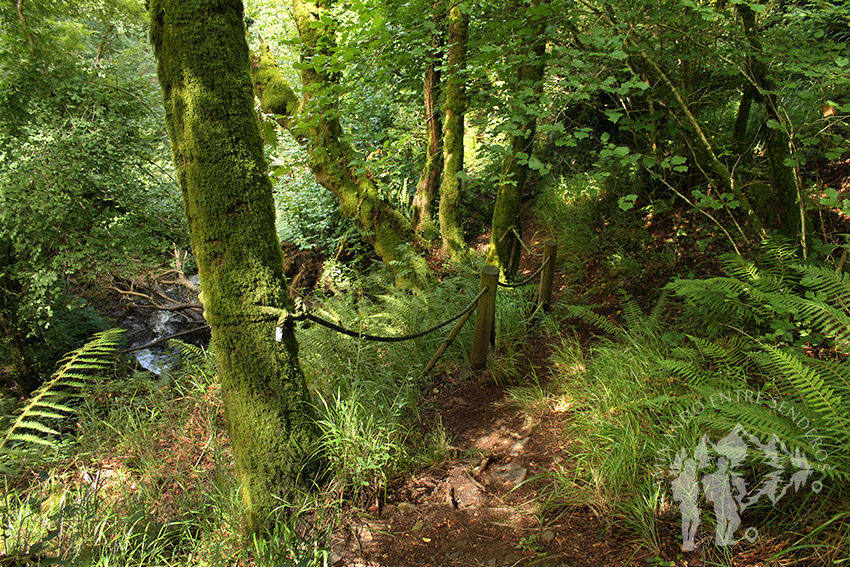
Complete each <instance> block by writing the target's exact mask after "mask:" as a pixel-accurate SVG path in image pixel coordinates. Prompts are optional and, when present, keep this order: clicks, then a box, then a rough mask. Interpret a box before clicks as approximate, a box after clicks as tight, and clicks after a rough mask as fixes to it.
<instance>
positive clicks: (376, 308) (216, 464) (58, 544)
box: [0, 273, 531, 566]
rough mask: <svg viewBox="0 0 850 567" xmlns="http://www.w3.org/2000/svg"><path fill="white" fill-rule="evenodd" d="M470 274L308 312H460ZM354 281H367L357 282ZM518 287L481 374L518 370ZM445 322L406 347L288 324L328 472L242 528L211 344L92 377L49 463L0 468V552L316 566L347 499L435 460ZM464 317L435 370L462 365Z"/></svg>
mask: <svg viewBox="0 0 850 567" xmlns="http://www.w3.org/2000/svg"><path fill="white" fill-rule="evenodd" d="M477 287H478V280H477V277H475V275H474V274H472V273H469V274H463V275H461V276H459V277H457V278H454V279H450V280H448V281H446V282H445V283H444V285H443V286H441V287H439V288H438V289H436V290H433V291H431V292H429V293H425V294H421V295H413V294H410V293H408V292H400V291H396V290H393V289H392V288H391V287H389V286H384V285H382V284H381V283H380V282H379V281H377V280H374V279H373V280H370V281H368V282H365V281H355V282H352V289H353V290H359V291H355V293H352V294H345V295H338V296H335V297H332V298H325V299H322V300H320V302H319V303H317V304H316V305H314V307H313V310H314V311H315V312H319V313H321V314H322V315H323V316H325V317H326V318H330V319H334V320H339V321H340V322H342V323H343V324H344V325H345V326H347V327H350V328H361V327H362V328H363V329H364V330H367V331H368V332H371V333H377V334H385V335H393V334H402V333H407V332H411V331H415V330H419V329H421V328H423V327H427V326H430V325H432V324H433V323H435V322H437V321H438V320H442V319H445V318H447V317H448V316H449V315H452V314H454V313H455V312H457V311H458V310H459V309H460V308H461V307H463V306H465V305H466V304H468V302H469V301H470V300H471V299H472V297H474V296H475V294H476V293H477ZM364 290H369V293H367V292H366V291H364ZM530 295H531V291H530V290H525V291H522V290H503V293H501V296H500V302H499V313H498V315H497V317H498V318H499V327H498V329H497V333H498V336H499V340H498V345H497V352H496V354H494V355H493V360H494V368H495V369H496V370H495V372H494V374H493V376H494V378H495V377H496V376H497V374H498V375H499V376H502V377H503V379H505V380H507V379H508V378H509V377H510V376H515V375H516V374H517V373H518V372H519V368H518V366H517V362H516V351H515V349H513V347H511V345H512V344H513V343H515V342H516V341H517V339H518V337H520V336H522V335H523V333H524V332H525V329H526V327H525V323H524V321H523V318H524V317H526V316H527V315H528V313H529V312H530V310H531V300H530ZM449 330H450V327H448V328H446V329H444V330H441V331H438V332H437V333H434V334H433V335H430V336H427V337H424V338H421V339H417V340H414V341H410V342H405V343H397V344H383V343H366V342H364V341H360V340H357V339H351V338H348V337H344V336H341V335H338V334H336V333H334V332H332V331H329V330H327V329H325V328H323V327H319V326H317V325H312V326H306V325H305V326H304V328H301V329H299V330H298V339H299V341H300V343H301V360H302V365H303V368H304V370H305V375H306V376H307V378H308V383H309V384H310V386H311V388H312V390H313V392H314V400H315V405H316V409H317V415H318V417H319V423H318V425H319V429H320V434H321V440H320V443H321V448H322V450H323V453H324V455H325V457H326V462H327V465H328V469H327V473H326V476H325V479H326V481H325V483H324V484H323V485H322V486H321V487H318V488H317V490H315V491H314V492H313V493H311V494H307V493H305V494H303V495H302V497H301V498H300V499H298V501H296V502H281V511H283V510H289V511H294V512H293V513H289V514H284V513H283V512H282V513H281V515H280V517H279V518H277V520H276V521H275V522H273V524H274V525H275V528H274V532H273V533H270V534H267V536H265V537H246V535H245V533H244V531H243V526H242V504H241V500H240V497H239V490H238V486H237V485H236V482H235V480H234V475H233V461H232V456H231V452H230V446H229V443H228V438H227V434H226V429H225V423H224V418H223V412H222V400H221V392H220V388H219V386H218V383H217V378H216V370H215V364H214V360H213V356H212V355H211V353H209V352H205V351H203V350H202V349H198V348H196V347H192V346H191V345H185V344H182V343H175V344H173V345H172V347H173V348H175V349H176V350H177V351H178V352H179V353H180V355H181V357H182V359H183V361H184V363H183V369H182V370H180V371H175V372H174V373H173V375H172V376H168V377H165V378H163V379H159V380H157V379H153V378H152V377H151V376H149V375H147V374H138V375H132V374H123V375H122V374H120V373H119V376H120V377H115V376H110V377H103V378H101V379H99V380H96V381H92V382H91V383H90V384H88V385H87V386H86V387H85V390H84V392H83V396H82V397H81V398H80V404H79V405H78V407H77V408H76V412H75V413H76V416H75V419H74V420H73V422H70V423H72V425H73V433H71V432H70V431H69V432H66V433H65V434H64V435H63V436H62V437H61V438H60V440H59V441H57V442H56V443H54V449H53V452H54V453H55V455H54V456H53V457H52V458H51V460H50V461H45V460H44V459H43V458H41V457H38V456H36V457H34V458H32V459H31V460H29V461H27V464H28V467H29V468H28V469H26V470H25V471H23V472H24V474H23V475H21V476H19V477H4V479H3V480H4V481H5V483H6V484H5V485H4V488H3V498H2V502H0V517H2V520H3V525H4V526H5V530H4V534H5V536H4V537H3V538H0V557H3V556H4V555H8V556H23V555H26V554H32V555H39V556H43V557H51V558H58V559H62V560H66V561H69V562H71V563H72V564H79V565H92V566H109V565H146V566H160V565H162V566H166V565H169V566H170V565H177V564H186V565H199V566H201V565H203V566H218V565H221V566H224V565H228V566H230V565H234V566H243V565H244V566H249V565H250V566H259V565H268V566H272V565H293V566H294V565H299V566H302V565H303V566H308V565H324V564H326V562H327V560H328V554H329V549H328V545H329V540H330V533H331V530H332V529H334V528H339V527H340V526H341V525H342V524H344V522H345V518H346V515H347V514H349V513H350V512H349V511H348V510H350V509H351V507H352V506H354V507H355V508H356V507H357V506H371V505H372V504H374V502H375V499H376V498H380V497H381V496H382V494H383V491H384V490H385V488H386V486H387V483H388V482H389V481H390V480H391V479H392V478H394V477H396V476H398V475H401V474H404V473H406V472H407V471H409V470H411V469H413V468H415V467H419V466H426V465H428V464H432V463H434V462H439V461H442V460H444V459H445V458H447V457H448V455H449V454H450V452H451V450H452V448H451V444H450V443H451V439H449V437H448V435H447V433H446V431H445V430H444V429H443V428H442V427H441V426H440V424H439V423H434V424H431V426H430V427H428V428H423V427H421V424H420V421H421V415H420V413H419V412H420V409H419V408H420V401H421V396H422V392H423V391H425V390H426V389H429V386H428V379H427V378H426V377H422V376H421V370H422V368H423V367H424V365H425V363H427V361H428V360H429V359H430V358H431V356H432V355H433V353H434V351H436V349H437V347H438V346H439V344H440V343H441V342H442V340H443V338H444V337H445V335H446V334H447V333H448V332H449ZM471 334H472V322H470V323H469V324H468V326H467V328H466V329H464V331H463V332H462V333H461V334H460V336H459V337H458V338H457V340H456V341H455V343H454V345H453V346H452V348H450V349H449V351H448V352H447V353H446V355H445V356H444V358H443V359H442V361H441V362H440V364H439V365H438V366H437V368H436V369H435V372H454V371H456V370H458V368H459V367H460V366H461V365H462V364H463V363H465V361H466V359H467V356H468V349H469V344H470V342H471Z"/></svg>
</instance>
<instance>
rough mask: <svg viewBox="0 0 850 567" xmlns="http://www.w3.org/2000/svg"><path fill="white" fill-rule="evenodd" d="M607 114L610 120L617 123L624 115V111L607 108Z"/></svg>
mask: <svg viewBox="0 0 850 567" xmlns="http://www.w3.org/2000/svg"><path fill="white" fill-rule="evenodd" d="M605 114H606V115H607V116H608V120H610V121H611V122H613V123H614V124H616V123H617V121H618V120H619V119H620V118H622V117H623V113H622V112H617V111H614V110H606V111H605Z"/></svg>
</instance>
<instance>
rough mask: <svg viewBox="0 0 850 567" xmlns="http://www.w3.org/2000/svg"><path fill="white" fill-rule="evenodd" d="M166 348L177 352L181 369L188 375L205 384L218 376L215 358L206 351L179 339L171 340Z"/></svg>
mask: <svg viewBox="0 0 850 567" xmlns="http://www.w3.org/2000/svg"><path fill="white" fill-rule="evenodd" d="M168 346H170V347H171V348H173V349H174V350H176V351H177V355H178V356H179V357H180V362H181V363H182V364H183V368H184V369H185V370H187V371H188V373H189V374H194V375H196V376H197V377H199V378H202V379H203V381H205V382H212V381H213V379H214V378H215V376H216V375H217V374H218V369H217V368H216V364H215V357H214V356H211V353H210V352H209V351H208V350H206V349H204V348H202V347H199V346H196V345H193V344H191V343H187V342H183V341H181V340H179V339H171V340H170V341H168Z"/></svg>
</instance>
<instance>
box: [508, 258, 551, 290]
mask: <svg viewBox="0 0 850 567" xmlns="http://www.w3.org/2000/svg"><path fill="white" fill-rule="evenodd" d="M551 259H552V258H551V257H549V258H546V259H545V260H543V263H542V264H540V267H539V268H537V271H535V272H534V273H533V274H531V275H530V276H528V277H527V278H525V279H524V280H522V281H520V282H515V283H502V282H499V287H507V288H516V287H522V286H524V285H528V284H530V283H531V281H532V280H533V279H534V278H536V277H537V276H538V275H539V274H540V272H542V271H543V268H545V267H546V264H548V263H549V260H551Z"/></svg>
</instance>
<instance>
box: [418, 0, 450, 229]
mask: <svg viewBox="0 0 850 567" xmlns="http://www.w3.org/2000/svg"><path fill="white" fill-rule="evenodd" d="M433 10H434V16H433V17H432V18H431V23H433V24H434V28H433V30H432V31H431V48H430V49H429V50H428V54H427V57H428V61H427V63H426V64H425V80H424V81H423V87H422V93H423V95H424V99H425V120H426V122H425V125H426V129H427V132H428V148H427V150H426V151H427V156H426V158H425V167H424V168H423V169H422V175H421V176H420V177H419V183H418V184H417V185H416V193H415V194H414V196H413V219H412V221H411V222H412V224H413V229H414V230H415V231H416V234H418V235H419V236H421V237H422V238H424V239H426V240H432V239H434V238H436V236H437V234H438V232H439V229H438V228H437V225H436V224H435V223H434V201H435V200H436V198H437V194H438V191H439V188H440V174H441V173H442V172H443V152H442V148H441V147H440V143H441V142H442V138H443V125H442V120H441V119H440V110H439V107H438V101H439V99H440V75H441V72H440V62H441V59H442V55H443V43H444V41H443V29H442V28H443V20H444V19H445V18H444V15H443V6H442V3H441V1H440V0H436V1H435V2H434V6H433Z"/></svg>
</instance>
